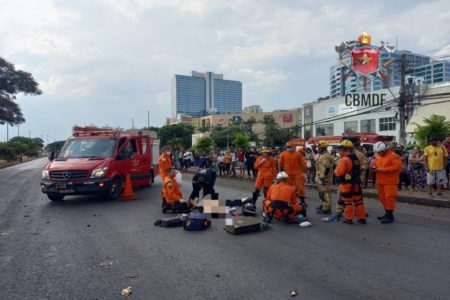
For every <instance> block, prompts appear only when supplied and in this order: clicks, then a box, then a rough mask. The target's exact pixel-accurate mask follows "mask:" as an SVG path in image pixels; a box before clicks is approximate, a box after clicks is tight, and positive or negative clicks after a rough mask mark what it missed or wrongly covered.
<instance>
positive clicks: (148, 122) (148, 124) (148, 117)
mask: <svg viewBox="0 0 450 300" xmlns="http://www.w3.org/2000/svg"><path fill="white" fill-rule="evenodd" d="M147 127H148V130H150V111H149V110H148V111H147Z"/></svg>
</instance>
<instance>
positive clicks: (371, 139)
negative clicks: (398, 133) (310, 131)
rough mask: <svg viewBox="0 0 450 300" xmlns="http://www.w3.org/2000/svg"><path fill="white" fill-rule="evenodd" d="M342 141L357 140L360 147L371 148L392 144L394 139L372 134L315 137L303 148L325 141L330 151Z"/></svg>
mask: <svg viewBox="0 0 450 300" xmlns="http://www.w3.org/2000/svg"><path fill="white" fill-rule="evenodd" d="M343 139H348V140H350V141H352V142H355V141H356V140H359V142H360V143H361V146H363V147H366V148H371V147H373V145H374V144H375V143H376V142H385V143H389V142H392V141H393V139H394V137H393V136H390V135H379V134H377V133H372V132H360V133H348V134H345V135H336V136H317V137H312V138H310V139H308V140H307V141H306V142H305V148H311V146H312V145H317V144H318V143H319V142H320V141H326V142H328V144H329V145H330V150H331V149H334V148H335V147H337V146H339V144H340V143H341V141H342V140H343Z"/></svg>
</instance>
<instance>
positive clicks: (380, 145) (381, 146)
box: [373, 142, 387, 153]
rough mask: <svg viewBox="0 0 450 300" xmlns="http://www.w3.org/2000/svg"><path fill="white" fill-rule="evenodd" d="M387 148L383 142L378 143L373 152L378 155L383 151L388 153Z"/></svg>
mask: <svg viewBox="0 0 450 300" xmlns="http://www.w3.org/2000/svg"><path fill="white" fill-rule="evenodd" d="M386 149H387V146H386V144H385V143H383V142H376V143H375V145H373V152H375V153H378V152H381V151H386Z"/></svg>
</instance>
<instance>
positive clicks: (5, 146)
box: [0, 142, 17, 161]
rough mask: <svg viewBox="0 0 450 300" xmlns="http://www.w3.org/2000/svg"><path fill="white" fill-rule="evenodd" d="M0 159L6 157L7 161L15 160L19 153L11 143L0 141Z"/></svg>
mask: <svg viewBox="0 0 450 300" xmlns="http://www.w3.org/2000/svg"><path fill="white" fill-rule="evenodd" d="M0 159H4V160H6V161H13V160H16V159H17V154H16V153H15V152H14V149H12V148H11V146H10V144H9V143H2V142H0Z"/></svg>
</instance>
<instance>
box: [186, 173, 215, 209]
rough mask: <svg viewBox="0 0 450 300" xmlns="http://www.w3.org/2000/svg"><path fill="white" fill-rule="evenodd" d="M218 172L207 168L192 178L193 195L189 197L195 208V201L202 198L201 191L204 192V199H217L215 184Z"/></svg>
mask: <svg viewBox="0 0 450 300" xmlns="http://www.w3.org/2000/svg"><path fill="white" fill-rule="evenodd" d="M216 177H217V173H216V171H214V170H212V169H210V168H205V169H201V170H200V171H198V172H197V173H196V174H195V175H194V177H193V178H192V193H191V195H190V196H189V203H190V205H192V206H195V199H196V198H198V197H200V191H201V190H203V197H205V196H206V195H211V198H212V199H217V194H216V191H215V190H214V184H215V183H216Z"/></svg>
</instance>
